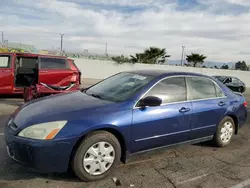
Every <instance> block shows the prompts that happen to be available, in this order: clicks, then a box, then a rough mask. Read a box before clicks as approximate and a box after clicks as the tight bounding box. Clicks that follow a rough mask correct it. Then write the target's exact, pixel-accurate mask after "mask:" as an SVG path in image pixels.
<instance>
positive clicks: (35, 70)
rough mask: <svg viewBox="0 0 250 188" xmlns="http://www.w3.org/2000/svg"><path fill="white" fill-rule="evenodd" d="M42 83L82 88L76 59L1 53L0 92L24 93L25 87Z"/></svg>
mask: <svg viewBox="0 0 250 188" xmlns="http://www.w3.org/2000/svg"><path fill="white" fill-rule="evenodd" d="M35 84H43V85H45V86H46V87H47V88H48V90H49V88H54V89H56V88H60V87H61V88H62V87H64V88H66V87H69V85H70V89H71V90H72V89H75V90H77V89H79V88H80V84H81V72H80V71H79V69H78V68H77V66H76V65H75V63H74V60H72V59H69V58H67V57H63V56H53V55H40V54H30V53H0V94H22V93H23V91H24V88H28V87H30V86H32V85H35Z"/></svg>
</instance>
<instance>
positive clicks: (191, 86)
mask: <svg viewBox="0 0 250 188" xmlns="http://www.w3.org/2000/svg"><path fill="white" fill-rule="evenodd" d="M246 106H247V102H246V100H245V98H244V96H242V95H241V94H240V93H234V92H232V91H231V90H230V89H228V88H227V87H226V86H225V85H224V84H222V83H221V82H219V81H217V80H216V79H213V78H211V77H208V76H204V75H200V74H196V73H183V72H164V71H156V70H155V71H153V70H150V71H142V70H140V71H133V72H122V73H118V74H116V75H113V76H111V77H109V78H107V79H105V80H103V81H101V82H99V83H97V84H95V85H93V86H90V87H89V88H86V89H84V90H82V91H76V92H71V93H65V94H60V95H54V96H49V97H46V98H41V99H37V100H34V101H30V102H28V103H26V104H24V105H23V106H21V107H19V108H18V109H17V110H16V111H15V112H14V114H13V115H12V116H11V118H10V120H9V122H8V124H7V125H6V127H5V133H4V136H5V141H6V146H7V151H8V154H9V156H10V158H12V159H14V160H15V161H17V162H19V163H21V164H25V165H26V166H28V167H30V168H32V169H34V170H35V171H38V172H43V173H49V172H65V171H67V170H68V169H69V168H72V169H73V171H74V173H75V174H76V175H77V176H78V177H79V178H80V179H82V180H84V181H93V180H98V179H102V178H104V177H106V176H108V175H109V174H110V173H111V172H112V170H113V169H114V168H115V166H116V165H117V164H118V163H119V161H120V160H122V161H124V162H126V161H127V159H128V158H129V157H130V156H131V155H135V154H138V153H142V152H146V151H149V150H153V149H159V148H163V147H168V146H173V145H178V144H184V143H198V142H203V141H208V140H212V141H213V142H214V143H215V144H216V145H217V146H219V147H223V146H226V145H228V144H229V143H230V142H231V139H232V137H233V135H235V134H237V133H238V131H239V128H240V127H241V126H242V125H243V124H244V123H245V121H246V118H247V108H246Z"/></svg>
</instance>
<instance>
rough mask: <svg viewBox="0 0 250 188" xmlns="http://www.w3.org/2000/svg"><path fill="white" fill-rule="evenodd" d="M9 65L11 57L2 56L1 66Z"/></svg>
mask: <svg viewBox="0 0 250 188" xmlns="http://www.w3.org/2000/svg"><path fill="white" fill-rule="evenodd" d="M9 67H10V57H9V56H0V68H9Z"/></svg>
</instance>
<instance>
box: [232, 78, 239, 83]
mask: <svg viewBox="0 0 250 188" xmlns="http://www.w3.org/2000/svg"><path fill="white" fill-rule="evenodd" d="M232 83H234V84H239V83H240V81H239V80H238V79H237V78H232Z"/></svg>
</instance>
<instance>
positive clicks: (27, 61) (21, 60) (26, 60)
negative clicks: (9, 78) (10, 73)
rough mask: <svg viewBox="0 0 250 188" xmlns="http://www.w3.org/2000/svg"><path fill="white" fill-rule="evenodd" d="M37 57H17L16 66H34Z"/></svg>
mask: <svg viewBox="0 0 250 188" xmlns="http://www.w3.org/2000/svg"><path fill="white" fill-rule="evenodd" d="M37 62H38V61H37V58H32V57H18V58H17V62H16V66H17V67H23V68H36V64H37Z"/></svg>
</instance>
